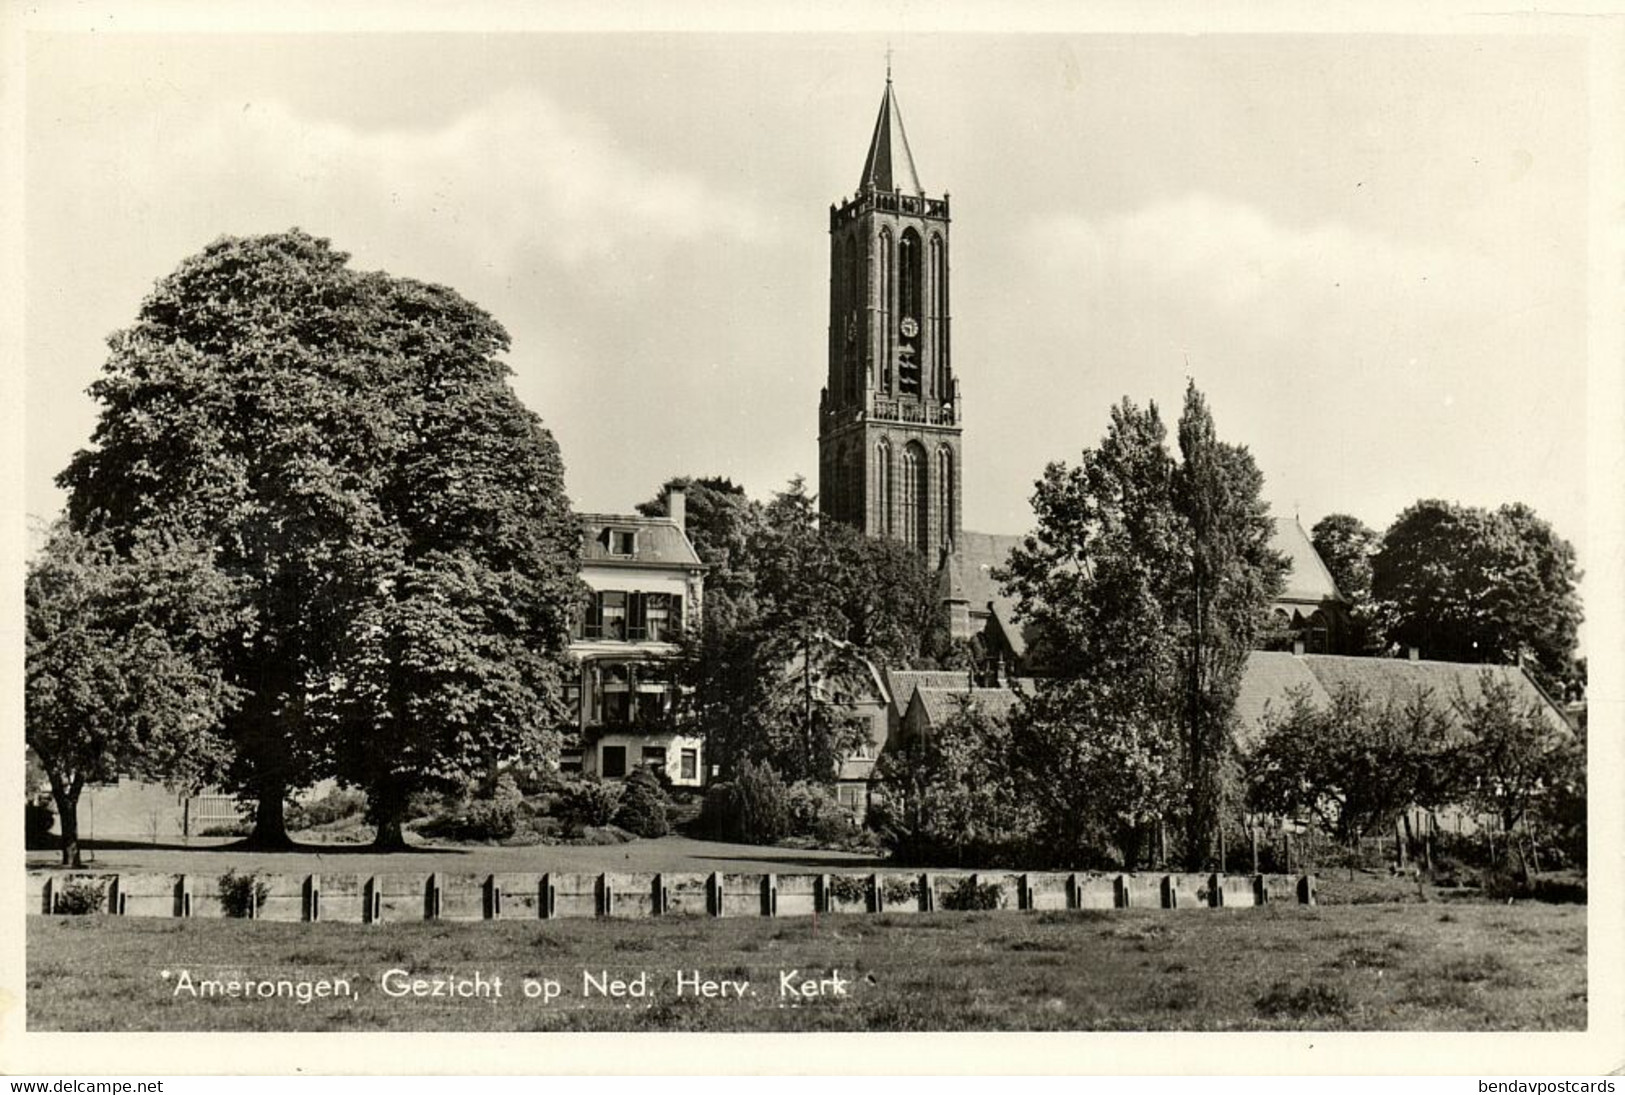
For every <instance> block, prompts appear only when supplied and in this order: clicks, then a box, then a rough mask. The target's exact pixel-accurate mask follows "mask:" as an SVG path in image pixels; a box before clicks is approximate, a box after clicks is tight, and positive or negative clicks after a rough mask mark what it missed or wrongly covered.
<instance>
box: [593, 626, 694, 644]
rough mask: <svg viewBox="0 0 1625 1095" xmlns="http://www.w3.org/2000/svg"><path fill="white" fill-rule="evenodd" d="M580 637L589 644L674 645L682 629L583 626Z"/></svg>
mask: <svg viewBox="0 0 1625 1095" xmlns="http://www.w3.org/2000/svg"><path fill="white" fill-rule="evenodd" d="M581 637H582V638H584V639H587V640H588V641H590V642H606V641H607V642H617V643H674V642H677V641H678V640H679V639H680V638H682V628H680V627H677V626H675V625H671V624H668V625H666V626H665V627H639V626H636V625H634V624H583V625H582V626H581Z"/></svg>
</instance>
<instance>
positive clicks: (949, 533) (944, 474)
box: [937, 445, 954, 547]
mask: <svg viewBox="0 0 1625 1095" xmlns="http://www.w3.org/2000/svg"><path fill="white" fill-rule="evenodd" d="M937 513H938V514H939V516H938V518H937V520H938V523H939V524H940V526H941V528H942V532H941V536H942V543H941V544H940V545H938V546H939V547H947V546H948V545H949V542H950V541H952V540H953V538H954V454H953V450H952V449H950V448H948V446H946V445H944V446H942V448H940V449H938V450H937Z"/></svg>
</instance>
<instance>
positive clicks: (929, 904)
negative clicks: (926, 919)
mask: <svg viewBox="0 0 1625 1095" xmlns="http://www.w3.org/2000/svg"><path fill="white" fill-rule="evenodd" d="M920 908H921V909H923V910H924V911H926V912H936V911H937V876H936V875H934V874H932V873H931V872H930V871H927V872H925V873H924V874H922V875H921V876H920Z"/></svg>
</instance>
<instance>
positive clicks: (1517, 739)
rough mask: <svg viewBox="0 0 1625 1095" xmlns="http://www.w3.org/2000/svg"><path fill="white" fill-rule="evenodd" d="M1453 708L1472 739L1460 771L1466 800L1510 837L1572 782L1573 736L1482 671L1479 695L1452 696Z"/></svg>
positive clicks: (1539, 706)
mask: <svg viewBox="0 0 1625 1095" xmlns="http://www.w3.org/2000/svg"><path fill="white" fill-rule="evenodd" d="M1455 709H1456V715H1457V717H1458V718H1459V719H1460V720H1461V724H1462V726H1463V727H1464V728H1465V729H1466V731H1467V733H1468V734H1469V735H1470V736H1471V740H1470V741H1469V742H1468V743H1467V745H1466V746H1465V747H1464V748H1463V750H1462V753H1461V769H1460V776H1461V781H1462V785H1463V788H1464V789H1465V791H1466V796H1467V801H1468V802H1470V803H1471V804H1473V805H1474V806H1476V807H1477V808H1478V809H1480V810H1482V811H1483V812H1485V813H1488V814H1493V815H1495V817H1496V818H1497V819H1498V820H1499V821H1500V823H1501V829H1502V831H1503V832H1506V833H1511V832H1512V831H1513V829H1514V827H1515V826H1516V825H1517V824H1518V822H1520V821H1522V820H1523V819H1524V818H1525V817H1526V816H1527V815H1528V814H1529V812H1530V810H1531V808H1532V807H1533V806H1534V804H1535V803H1536V802H1537V801H1539V800H1540V798H1541V797H1542V795H1544V794H1548V793H1552V792H1554V791H1556V789H1557V788H1558V787H1559V786H1560V785H1561V784H1563V783H1565V782H1567V781H1570V780H1572V779H1573V774H1574V766H1575V762H1576V759H1577V758H1576V752H1575V750H1576V747H1577V745H1578V744H1579V739H1578V737H1577V736H1576V735H1575V734H1574V732H1573V730H1572V728H1571V727H1569V726H1568V725H1567V724H1565V723H1563V722H1562V721H1561V720H1559V719H1558V718H1557V717H1556V716H1555V715H1552V714H1551V713H1550V710H1549V709H1548V708H1547V707H1546V705H1545V704H1543V703H1542V702H1541V701H1539V700H1537V699H1534V698H1532V697H1521V696H1520V695H1519V692H1518V690H1517V688H1516V687H1515V686H1514V685H1513V683H1512V681H1510V680H1508V679H1507V678H1506V677H1504V676H1501V675H1498V674H1495V673H1494V672H1493V671H1490V670H1485V671H1483V673H1482V675H1481V676H1480V681H1479V689H1478V694H1477V695H1476V696H1471V697H1469V696H1467V695H1465V694H1463V695H1460V696H1458V697H1456V701H1455ZM1580 763H1581V765H1582V766H1583V761H1581V762H1580Z"/></svg>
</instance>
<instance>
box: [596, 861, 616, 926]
mask: <svg viewBox="0 0 1625 1095" xmlns="http://www.w3.org/2000/svg"><path fill="white" fill-rule="evenodd" d="M614 913H615V890H614V886H613V885H612V884H611V883H610V881H609V872H608V871H604V872H602V873H601V874H599V876H598V915H599V916H612V915H614Z"/></svg>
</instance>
